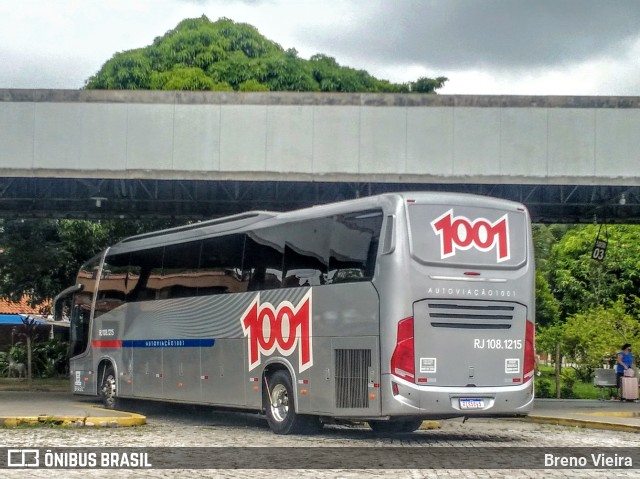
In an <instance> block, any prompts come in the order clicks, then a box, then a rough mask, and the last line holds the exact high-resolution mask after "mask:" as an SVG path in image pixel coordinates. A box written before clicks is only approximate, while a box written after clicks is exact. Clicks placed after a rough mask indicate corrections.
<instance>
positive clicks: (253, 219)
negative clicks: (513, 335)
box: [111, 191, 524, 252]
mask: <svg viewBox="0 0 640 479" xmlns="http://www.w3.org/2000/svg"><path fill="white" fill-rule="evenodd" d="M407 201H410V202H416V203H436V202H437V203H443V202H444V203H446V204H452V205H465V204H474V205H479V204H482V205H483V206H486V207H489V208H509V209H511V208H513V209H520V210H523V211H524V206H523V205H521V204H520V203H516V202H512V201H508V200H502V199H498V198H492V197H487V196H478V195H472V194H464V193H446V192H424V191H422V192H401V193H383V194H380V195H375V196H367V197H363V198H356V199H351V200H345V201H339V202H335V203H328V204H322V205H317V206H311V207H307V208H302V209H298V210H293V211H288V212H275V211H249V212H246V213H240V214H236V215H232V216H225V217H222V218H216V219H212V220H208V221H202V222H198V223H192V224H188V225H184V226H178V227H175V228H169V229H164V230H158V231H153V232H149V233H143V234H140V235H136V236H131V237H128V238H125V239H123V240H122V241H120V242H119V243H117V244H115V245H114V246H112V248H111V250H112V252H125V251H132V250H136V249H139V248H148V247H153V246H161V245H164V244H170V243H174V242H176V243H179V242H185V241H189V240H195V239H198V238H201V237H205V236H212V235H219V234H224V233H229V232H233V231H236V230H237V231H238V232H241V231H245V230H250V229H254V228H256V227H257V228H262V227H267V226H271V225H274V224H278V223H287V222H290V221H298V220H303V219H311V218H317V217H322V216H331V215H336V214H344V213H349V212H356V211H358V210H369V209H373V208H381V207H384V206H387V207H388V208H393V205H397V204H398V202H402V203H404V202H407ZM479 201H480V202H481V203H479Z"/></svg>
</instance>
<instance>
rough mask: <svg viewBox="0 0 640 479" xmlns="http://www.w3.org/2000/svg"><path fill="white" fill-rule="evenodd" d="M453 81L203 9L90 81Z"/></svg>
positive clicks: (207, 86)
mask: <svg viewBox="0 0 640 479" xmlns="http://www.w3.org/2000/svg"><path fill="white" fill-rule="evenodd" d="M446 81H447V79H446V78H445V77H438V78H435V79H431V78H424V77H423V78H418V79H417V80H416V81H415V82H410V83H408V84H394V83H390V82H388V81H386V80H379V79H377V78H375V77H373V76H371V75H369V74H368V73H367V72H366V71H364V70H355V69H353V68H349V67H344V66H341V65H339V64H338V62H336V60H335V59H334V58H332V57H328V56H326V55H322V54H318V55H314V56H312V57H311V58H310V59H309V60H305V59H303V58H300V57H299V56H298V52H297V51H296V50H295V49H293V48H291V49H288V50H285V49H283V48H282V47H281V46H280V45H278V44H277V43H275V42H273V41H271V40H269V39H267V38H265V37H264V36H262V35H261V34H260V32H258V30H257V29H256V28H255V27H253V26H251V25H248V24H245V23H235V22H233V21H232V20H230V19H228V18H220V19H219V20H217V21H215V22H212V21H210V20H209V19H208V18H207V17H206V16H202V17H200V18H190V19H186V20H183V21H181V22H180V23H179V24H178V25H177V26H176V28H174V29H172V30H169V31H168V32H166V33H165V34H164V35H163V36H161V37H157V38H156V39H155V40H154V41H153V43H152V44H151V45H148V46H146V47H144V48H140V49H136V50H130V51H125V52H119V53H116V54H115V55H114V56H113V57H112V58H111V59H109V60H108V61H107V62H106V63H105V64H104V65H103V66H102V68H101V69H100V71H98V72H97V73H96V74H95V75H93V76H92V77H90V78H89V79H88V80H87V81H86V83H85V88H87V89H107V88H108V89H158V90H217V91H226V90H230V89H231V90H235V91H269V90H271V91H335V92H395V93H410V92H414V93H435V92H436V90H438V89H439V88H442V86H444V84H445V82H446Z"/></svg>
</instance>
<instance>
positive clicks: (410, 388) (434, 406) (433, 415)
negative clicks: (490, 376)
mask: <svg viewBox="0 0 640 479" xmlns="http://www.w3.org/2000/svg"><path fill="white" fill-rule="evenodd" d="M392 381H393V383H395V384H396V387H393V385H392V384H389V389H390V391H391V392H392V394H391V395H389V396H387V400H386V401H384V402H383V406H382V407H383V411H382V412H383V414H384V415H389V416H404V415H411V416H421V417H424V418H430V419H444V418H447V417H459V416H468V417H473V416H524V415H527V414H529V413H530V412H531V410H532V409H533V381H532V380H531V381H528V382H527V383H525V384H521V385H517V386H503V387H472V388H471V387H468V388H464V387H437V386H418V385H415V384H410V383H408V382H406V381H402V380H400V381H396V379H395V378H393V379H392ZM396 391H397V394H395V392H396Z"/></svg>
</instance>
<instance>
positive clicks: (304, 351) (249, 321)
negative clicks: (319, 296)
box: [240, 290, 313, 372]
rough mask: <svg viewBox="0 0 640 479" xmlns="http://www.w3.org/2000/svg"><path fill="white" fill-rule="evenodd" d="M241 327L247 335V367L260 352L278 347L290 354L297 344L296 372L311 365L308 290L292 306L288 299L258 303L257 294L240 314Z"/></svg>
mask: <svg viewBox="0 0 640 479" xmlns="http://www.w3.org/2000/svg"><path fill="white" fill-rule="evenodd" d="M240 321H241V323H242V330H243V331H244V335H245V336H247V338H248V350H249V371H251V370H252V369H254V368H255V367H256V366H258V365H259V364H260V363H261V359H262V356H270V355H271V354H273V353H274V352H275V351H278V352H279V353H280V354H282V355H283V356H289V355H291V354H292V353H293V352H294V351H295V350H296V348H299V352H298V353H299V360H298V372H302V371H304V370H305V369H308V368H309V367H311V366H312V365H313V352H312V344H311V290H309V292H307V294H305V295H304V297H303V298H302V299H301V300H300V301H299V302H298V304H297V305H296V306H294V305H293V304H292V303H291V302H289V301H282V302H281V303H280V304H278V306H277V307H275V306H274V305H273V304H271V303H268V302H265V303H260V294H258V295H256V297H255V298H254V300H253V301H252V302H251V304H250V305H249V307H248V308H247V309H246V310H245V312H244V314H243V315H242V318H241V319H240Z"/></svg>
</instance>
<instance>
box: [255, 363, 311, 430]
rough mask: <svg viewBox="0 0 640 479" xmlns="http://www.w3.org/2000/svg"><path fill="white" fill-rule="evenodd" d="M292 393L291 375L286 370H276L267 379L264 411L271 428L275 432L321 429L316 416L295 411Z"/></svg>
mask: <svg viewBox="0 0 640 479" xmlns="http://www.w3.org/2000/svg"><path fill="white" fill-rule="evenodd" d="M294 394H295V393H294V390H293V387H292V384H291V376H289V373H287V372H286V371H284V370H280V371H276V372H275V373H273V374H272V375H271V376H270V377H269V378H268V379H267V390H266V391H265V412H266V415H267V422H268V423H269V427H270V428H271V430H272V431H273V432H274V433H276V434H300V433H311V432H316V431H318V430H319V429H321V428H322V423H321V422H320V419H319V418H318V417H315V416H305V415H302V414H298V413H297V412H296V408H295V402H294Z"/></svg>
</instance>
